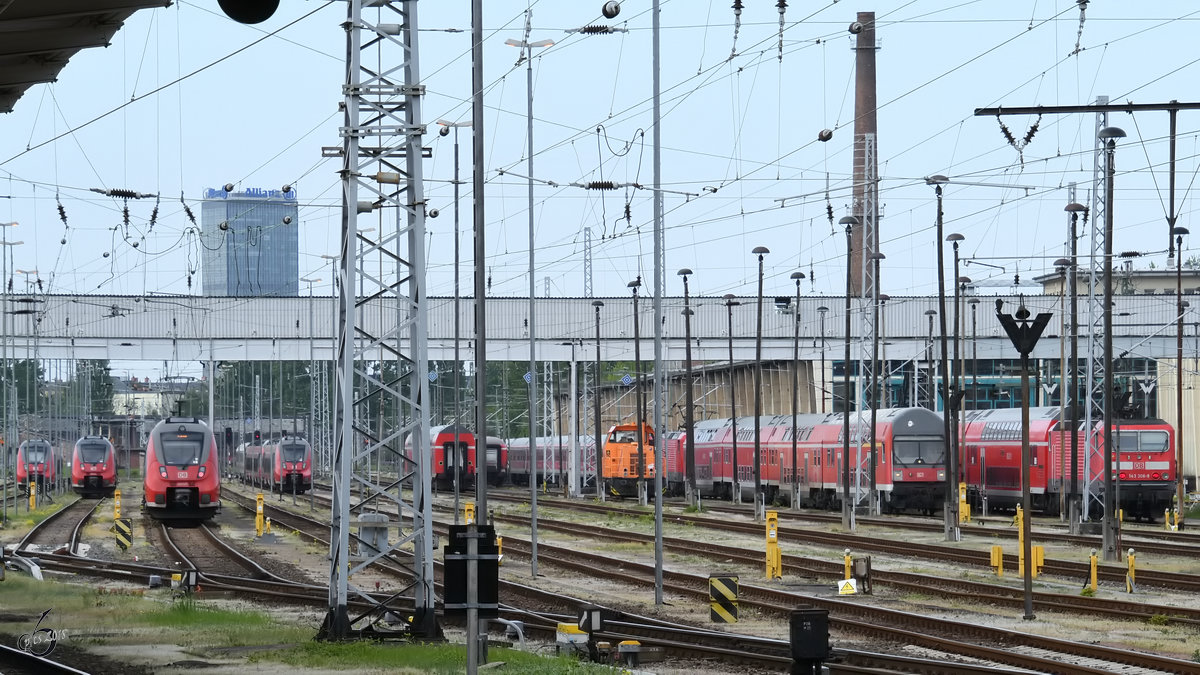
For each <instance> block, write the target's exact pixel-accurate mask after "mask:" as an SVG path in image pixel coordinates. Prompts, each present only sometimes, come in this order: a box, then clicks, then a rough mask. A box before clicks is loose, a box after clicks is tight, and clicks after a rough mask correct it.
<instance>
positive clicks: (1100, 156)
mask: <svg viewBox="0 0 1200 675" xmlns="http://www.w3.org/2000/svg"><path fill="white" fill-rule="evenodd" d="M1107 104H1108V97H1107V96H1097V97H1096V105H1107ZM1106 126H1108V113H1106V112H1098V113H1096V132H1095V133H1094V134H1092V136H1093V138H1095V139H1096V149H1095V162H1094V166H1093V169H1092V215H1091V219H1092V242H1091V243H1092V250H1091V256H1090V257H1089V259H1088V265H1089V267H1090V272H1089V274H1088V298H1087V304H1088V314H1087V316H1088V328H1089V330H1088V351H1087V372H1088V377H1087V397H1086V399H1085V400H1084V404H1085V413H1084V428H1085V429H1086V430H1087V442H1086V443H1085V444H1084V447H1085V448H1086V449H1087V451H1086V457H1087V459H1086V460H1085V461H1084V466H1085V467H1086V469H1085V471H1084V482H1083V506H1082V511H1083V513H1082V518H1083V520H1088V512H1089V511H1091V506H1092V501H1093V500H1094V501H1095V502H1096V504H1097V505H1098V506H1099V508H1100V511H1101V512H1103V511H1104V497H1103V492H1102V488H1103V486H1104V473H1103V467H1104V465H1105V462H1104V452H1103V450H1102V446H1103V445H1104V429H1103V426H1102V425H1099V424H1097V422H1098V420H1100V419H1104V406H1106V405H1108V399H1109V396H1108V395H1107V394H1106V392H1105V391H1104V311H1105V307H1104V289H1103V285H1104V222H1105V215H1106V214H1105V209H1106V204H1107V203H1108V202H1107V201H1106V199H1107V196H1108V195H1107V186H1106V183H1105V176H1106V175H1107V173H1108V172H1107V168H1108V167H1107V166H1105V154H1104V144H1103V142H1102V141H1101V140H1100V130H1101V129H1103V128H1104V127H1106ZM1097 482H1099V484H1100V485H1099V487H1097V485H1096V483H1097Z"/></svg>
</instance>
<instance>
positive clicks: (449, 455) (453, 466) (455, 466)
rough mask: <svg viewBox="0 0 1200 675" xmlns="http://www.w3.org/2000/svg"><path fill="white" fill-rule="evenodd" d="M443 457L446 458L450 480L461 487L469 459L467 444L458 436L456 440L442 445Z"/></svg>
mask: <svg viewBox="0 0 1200 675" xmlns="http://www.w3.org/2000/svg"><path fill="white" fill-rule="evenodd" d="M442 456H443V457H444V458H445V463H446V467H445V470H446V473H448V474H450V480H451V481H453V482H455V483H458V484H459V485H461V484H462V483H461V481H462V476H463V472H464V470H465V464H466V459H467V443H466V441H464V440H462V438H461V437H459V435H458V434H455V435H454V440H451V441H448V442H446V443H443V444H442Z"/></svg>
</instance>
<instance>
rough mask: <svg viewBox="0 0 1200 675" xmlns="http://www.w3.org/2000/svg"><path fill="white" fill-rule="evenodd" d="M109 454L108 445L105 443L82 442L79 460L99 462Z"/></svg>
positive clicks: (85, 462)
mask: <svg viewBox="0 0 1200 675" xmlns="http://www.w3.org/2000/svg"><path fill="white" fill-rule="evenodd" d="M107 454H108V446H107V445H105V444H103V443H80V444H79V461H80V462H83V463H84V464H99V463H101V462H103V461H104V460H105V459H106V457H105V455H107Z"/></svg>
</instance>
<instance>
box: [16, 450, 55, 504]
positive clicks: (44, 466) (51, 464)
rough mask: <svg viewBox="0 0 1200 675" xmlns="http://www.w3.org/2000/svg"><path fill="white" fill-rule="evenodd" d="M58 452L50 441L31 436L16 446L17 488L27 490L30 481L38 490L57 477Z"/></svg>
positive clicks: (51, 484)
mask: <svg viewBox="0 0 1200 675" xmlns="http://www.w3.org/2000/svg"><path fill="white" fill-rule="evenodd" d="M58 462H59V457H58V453H57V452H56V451H55V448H54V446H53V445H52V444H51V443H50V441H47V440H44V439H41V438H31V439H29V440H27V441H22V442H21V445H20V447H18V448H17V489H19V490H22V491H24V490H28V488H29V484H30V483H31V482H32V483H34V484H35V485H37V486H38V489H39V490H43V489H46V488H47V487H49V486H53V485H54V481H55V480H57V479H58Z"/></svg>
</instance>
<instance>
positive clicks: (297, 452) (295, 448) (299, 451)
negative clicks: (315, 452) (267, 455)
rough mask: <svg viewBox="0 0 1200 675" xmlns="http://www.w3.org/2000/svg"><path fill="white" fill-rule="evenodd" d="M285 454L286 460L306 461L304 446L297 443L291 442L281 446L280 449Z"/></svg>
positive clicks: (284, 459) (284, 458)
mask: <svg viewBox="0 0 1200 675" xmlns="http://www.w3.org/2000/svg"><path fill="white" fill-rule="evenodd" d="M279 451H280V453H282V455H283V461H285V462H303V461H304V446H303V445H300V444H297V443H289V444H288V445H284V446H281V447H280V449H279Z"/></svg>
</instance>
